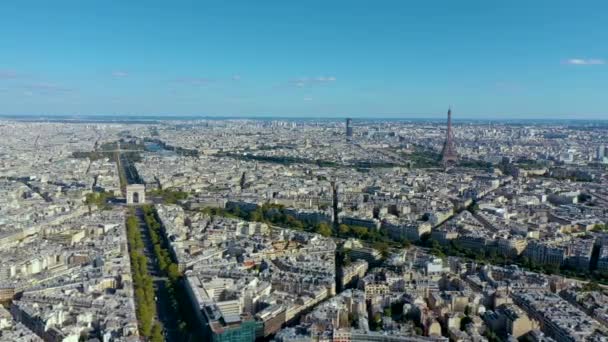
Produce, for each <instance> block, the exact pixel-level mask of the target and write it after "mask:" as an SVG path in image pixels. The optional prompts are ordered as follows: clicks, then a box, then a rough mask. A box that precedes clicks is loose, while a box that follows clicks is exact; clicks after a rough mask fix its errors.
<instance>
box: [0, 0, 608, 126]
mask: <svg viewBox="0 0 608 342" xmlns="http://www.w3.org/2000/svg"><path fill="white" fill-rule="evenodd" d="M30 7H31V6H30ZM606 7H607V5H606V4H605V3H601V2H599V1H593V2H590V3H588V5H587V6H577V5H576V4H570V3H568V2H565V1H557V2H551V3H549V2H537V3H535V4H534V5H530V4H526V3H525V2H523V1H515V2H510V3H509V4H503V5H496V4H487V3H484V2H480V1H472V2H470V3H467V4H439V3H434V4H425V5H421V4H416V3H414V2H407V3H397V2H385V3H382V4H379V5H378V6H375V7H374V8H369V7H367V6H365V4H364V3H363V2H348V3H346V2H341V1H338V2H332V3H331V4H326V3H321V2H313V3H307V4H290V5H286V4H282V3H278V2H273V3H269V4H266V5H264V6H260V5H258V6H253V5H250V4H247V3H244V2H243V3H239V4H232V5H229V4H213V5H210V4H201V3H197V4H194V3H185V2H181V3H179V4H177V5H171V6H169V5H166V6H163V5H157V6H147V7H146V8H144V7H143V6H137V5H126V4H123V5H121V6H101V5H95V4H88V5H86V6H85V5H82V4H80V3H76V2H60V3H54V4H53V5H52V6H51V5H47V4H42V3H41V4H39V5H38V6H36V7H33V8H25V6H23V5H19V4H2V5H0V13H1V14H0V17H1V19H2V21H3V27H4V28H5V29H3V30H1V31H0V41H2V42H3V53H2V56H0V101H2V103H3V108H2V109H1V110H0V114H3V115H26V114H30V115H107V114H112V115H134V116H141V115H160V116H167V117H175V116H217V117H293V118H296V117H311V118H315V117H335V118H340V117H352V118H354V119H358V118H389V119H395V118H403V119H412V118H437V119H440V118H442V117H443V116H444V113H445V110H446V108H447V107H448V105H449V104H452V105H453V107H454V109H455V115H456V118H460V119H490V118H491V119H605V118H606V117H607V116H606V111H605V109H604V108H607V107H608V102H607V100H606V99H605V96H603V93H604V92H605V90H606V87H605V85H604V84H603V80H604V79H606V76H608V70H607V68H608V66H607V65H606V64H605V63H606V59H607V58H608V48H607V47H606V46H604V45H602V44H598V42H600V41H601V39H602V37H604V36H605V35H606V33H608V32H607V30H608V28H606V27H605V25H603V20H602V19H603V18H602V16H601V13H605V10H606V9H608V8H606ZM456 120H457V119H456Z"/></svg>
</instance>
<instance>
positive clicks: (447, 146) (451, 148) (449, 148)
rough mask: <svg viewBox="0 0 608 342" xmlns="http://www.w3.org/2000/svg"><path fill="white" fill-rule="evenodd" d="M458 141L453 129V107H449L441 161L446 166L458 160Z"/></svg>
mask: <svg viewBox="0 0 608 342" xmlns="http://www.w3.org/2000/svg"><path fill="white" fill-rule="evenodd" d="M455 144H456V143H455V142H454V132H453V131H452V109H451V108H450V109H448V130H447V133H446V137H445V142H444V143H443V150H442V151H441V162H442V163H443V166H444V167H448V166H450V165H453V164H455V163H456V162H457V161H458V154H457V153H456V145H455Z"/></svg>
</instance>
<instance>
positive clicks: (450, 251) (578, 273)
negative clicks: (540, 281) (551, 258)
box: [419, 236, 608, 284]
mask: <svg viewBox="0 0 608 342" xmlns="http://www.w3.org/2000/svg"><path fill="white" fill-rule="evenodd" d="M419 244H420V245H421V246H423V247H428V248H430V249H431V250H430V252H431V254H433V255H435V256H438V257H440V258H445V257H446V256H456V257H461V258H467V259H471V260H475V261H476V262H478V263H480V264H493V265H513V264H515V265H518V266H520V267H523V268H525V269H528V270H530V271H533V272H539V273H545V274H558V275H562V276H565V277H569V278H578V279H581V280H592V281H595V282H598V283H601V284H608V273H607V272H601V271H597V270H589V269H584V268H574V267H572V266H570V265H568V264H562V265H557V264H540V263H537V262H535V261H534V260H532V259H530V258H528V257H526V256H525V255H520V256H518V257H516V258H512V257H510V256H508V255H505V254H503V253H499V251H498V250H497V249H496V248H493V247H488V248H486V249H484V250H471V249H466V248H463V247H461V246H459V245H458V243H455V242H454V241H451V242H450V243H449V244H446V245H441V244H439V243H438V242H437V241H435V240H433V239H430V238H429V237H428V236H423V239H422V240H421V241H420V243H419Z"/></svg>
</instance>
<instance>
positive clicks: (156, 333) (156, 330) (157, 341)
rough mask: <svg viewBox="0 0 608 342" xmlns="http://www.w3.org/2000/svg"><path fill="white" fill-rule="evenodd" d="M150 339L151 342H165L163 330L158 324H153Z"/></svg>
mask: <svg viewBox="0 0 608 342" xmlns="http://www.w3.org/2000/svg"><path fill="white" fill-rule="evenodd" d="M150 339H151V340H152V342H162V341H164V340H165V338H164V337H163V328H161V326H160V324H159V323H154V326H153V327H152V335H151V336H150Z"/></svg>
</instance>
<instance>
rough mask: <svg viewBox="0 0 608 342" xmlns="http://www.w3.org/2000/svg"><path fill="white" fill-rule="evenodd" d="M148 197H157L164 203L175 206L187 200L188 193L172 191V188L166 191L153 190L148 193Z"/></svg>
mask: <svg viewBox="0 0 608 342" xmlns="http://www.w3.org/2000/svg"><path fill="white" fill-rule="evenodd" d="M148 196H149V197H154V196H158V197H161V198H162V199H163V202H164V203H167V204H177V203H178V202H179V201H182V200H185V199H188V193H187V192H185V191H179V190H174V189H172V188H167V189H154V190H150V191H148Z"/></svg>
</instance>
